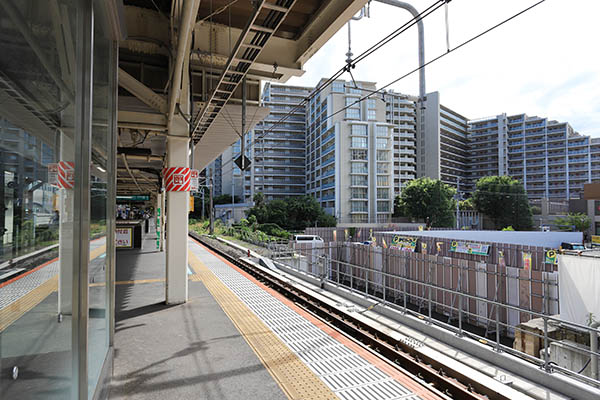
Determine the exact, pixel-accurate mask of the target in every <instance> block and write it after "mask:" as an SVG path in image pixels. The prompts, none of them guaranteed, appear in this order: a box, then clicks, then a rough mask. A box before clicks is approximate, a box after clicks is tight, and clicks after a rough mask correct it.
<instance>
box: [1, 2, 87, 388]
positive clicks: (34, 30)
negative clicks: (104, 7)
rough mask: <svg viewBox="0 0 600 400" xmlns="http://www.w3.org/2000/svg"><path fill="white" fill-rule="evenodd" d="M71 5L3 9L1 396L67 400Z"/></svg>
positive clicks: (7, 6)
mask: <svg viewBox="0 0 600 400" xmlns="http://www.w3.org/2000/svg"><path fill="white" fill-rule="evenodd" d="M75 27H76V9H75V2H74V1H69V0H61V1H47V0H43V1H42V0H2V1H0V54H1V56H0V197H2V200H3V204H4V207H3V209H2V210H1V211H0V371H1V372H2V373H1V375H0V398H2V399H68V398H70V397H71V390H72V387H73V386H74V382H73V374H72V366H71V360H72V358H73V350H72V336H71V326H72V319H71V314H72V312H71V311H72V303H73V302H72V298H71V297H72V277H73V247H74V245H75V243H76V241H75V240H74V238H73V225H74V223H76V222H77V221H74V216H73V199H74V193H75V191H77V190H78V189H79V188H78V187H77V185H75V182H74V169H75V167H76V166H75V164H74V160H75V150H74V135H75V129H74V127H75V116H74V114H75V113H74V109H75V98H76V94H77V93H76V92H77V90H76V85H75V82H76V79H75V75H76V73H77V71H76V68H77V60H78V58H79V57H78V54H76V50H75V49H76V46H75V38H74V32H75Z"/></svg>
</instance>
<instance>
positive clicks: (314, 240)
mask: <svg viewBox="0 0 600 400" xmlns="http://www.w3.org/2000/svg"><path fill="white" fill-rule="evenodd" d="M292 242H293V243H294V244H295V243H310V244H312V245H313V248H314V247H323V245H324V244H325V242H324V241H323V239H321V237H320V236H317V235H294V237H293V239H292ZM315 245H316V246H315Z"/></svg>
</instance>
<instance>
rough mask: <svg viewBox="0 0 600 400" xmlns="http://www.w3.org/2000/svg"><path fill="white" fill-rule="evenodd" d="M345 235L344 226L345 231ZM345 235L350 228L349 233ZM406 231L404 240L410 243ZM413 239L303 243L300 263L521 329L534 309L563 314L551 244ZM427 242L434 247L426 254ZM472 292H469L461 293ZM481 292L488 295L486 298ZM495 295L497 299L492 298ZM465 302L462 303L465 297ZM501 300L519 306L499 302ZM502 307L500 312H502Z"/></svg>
mask: <svg viewBox="0 0 600 400" xmlns="http://www.w3.org/2000/svg"><path fill="white" fill-rule="evenodd" d="M342 235H343V234H342ZM342 237H343V236H342ZM407 239H409V238H402V240H398V241H397V242H396V243H398V244H400V243H405V244H407V243H410V241H408V240H407ZM421 239H422V238H419V240H418V241H417V242H416V246H415V248H414V249H411V246H404V245H402V244H400V245H399V246H394V245H393V244H394V243H395V239H394V238H393V237H390V238H387V239H385V238H382V237H379V238H378V239H377V240H378V244H380V243H381V242H382V241H384V240H385V242H386V243H387V244H390V245H389V246H387V248H386V247H383V246H373V245H371V244H368V245H367V244H362V243H353V242H346V243H340V242H329V243H326V244H325V246H324V247H316V245H312V244H308V243H306V244H302V245H300V244H297V245H296V246H295V251H296V252H298V253H299V254H301V255H303V256H304V257H297V259H296V260H294V262H295V263H296V264H297V265H295V267H296V268H298V269H299V270H302V271H303V272H305V273H308V274H311V275H316V276H321V277H326V278H328V279H330V280H331V281H332V282H335V283H339V284H341V285H344V286H347V287H350V288H352V289H355V290H358V291H362V292H366V293H369V294H371V295H374V296H376V297H379V298H382V299H384V300H385V301H386V302H390V303H395V304H398V305H400V306H403V307H409V308H413V309H417V310H419V311H423V310H425V311H426V312H428V311H429V310H428V309H427V308H428V307H431V312H432V313H437V314H438V316H440V315H441V316H445V317H446V318H448V321H457V319H458V318H459V314H461V316H462V320H463V321H465V322H467V323H470V324H473V325H476V326H480V327H482V328H485V329H486V332H487V331H489V330H493V329H495V326H496V323H495V320H496V319H497V320H498V322H499V324H500V325H501V329H502V331H503V332H504V333H505V334H507V335H508V336H513V335H514V327H516V326H518V325H519V324H521V323H523V322H526V321H529V320H530V319H532V314H531V313H530V312H534V313H541V314H546V315H555V314H558V273H557V271H556V268H555V265H554V264H545V263H544V261H545V254H544V251H543V249H535V248H529V247H527V246H525V247H527V248H526V249H522V248H519V246H514V247H513V246H500V248H502V250H499V247H498V246H496V244H489V246H490V248H489V255H488V256H484V255H478V254H465V253H460V252H451V250H450V248H451V244H452V243H451V242H448V241H447V240H444V239H439V238H434V240H431V244H429V241H427V240H426V241H423V242H421ZM423 246H426V248H427V249H428V250H429V251H430V252H431V253H436V252H437V253H441V254H423V253H422V250H423ZM524 250H525V251H526V252H528V253H530V254H531V260H532V264H531V268H529V269H525V268H524V267H523V264H522V263H523V261H522V258H523V257H522V255H521V254H522V252H523V251H524ZM461 294H465V295H466V296H461ZM479 299H481V300H479ZM488 301H489V302H488ZM461 302H462V303H461ZM494 302H497V303H500V304H507V305H510V306H514V307H515V308H518V309H507V308H503V307H499V308H498V311H496V308H495V306H494V304H492V303H494ZM496 312H497V315H496Z"/></svg>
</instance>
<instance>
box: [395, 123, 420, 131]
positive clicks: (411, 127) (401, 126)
mask: <svg viewBox="0 0 600 400" xmlns="http://www.w3.org/2000/svg"><path fill="white" fill-rule="evenodd" d="M396 128H398V129H402V130H405V131H412V132H415V131H416V129H415V127H414V125H408V124H399V125H396Z"/></svg>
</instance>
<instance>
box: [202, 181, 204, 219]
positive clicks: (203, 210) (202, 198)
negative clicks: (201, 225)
mask: <svg viewBox="0 0 600 400" xmlns="http://www.w3.org/2000/svg"><path fill="white" fill-rule="evenodd" d="M202 221H204V188H202Z"/></svg>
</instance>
